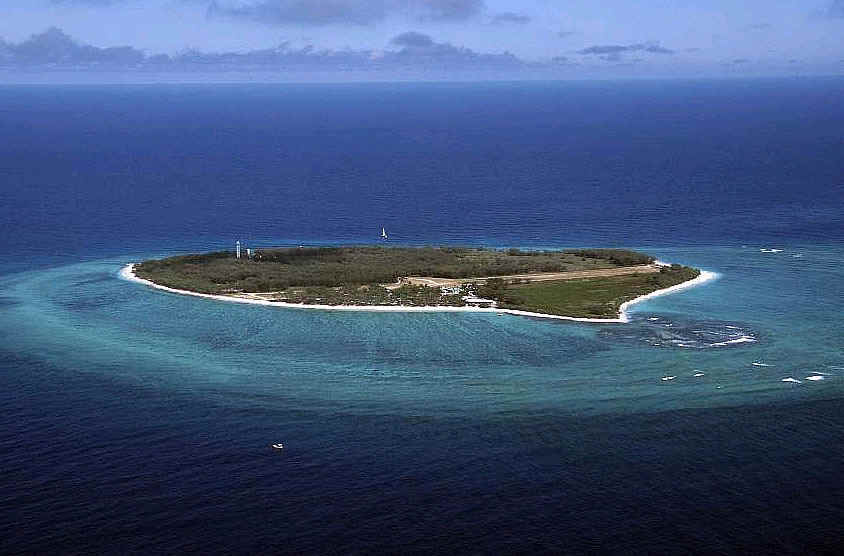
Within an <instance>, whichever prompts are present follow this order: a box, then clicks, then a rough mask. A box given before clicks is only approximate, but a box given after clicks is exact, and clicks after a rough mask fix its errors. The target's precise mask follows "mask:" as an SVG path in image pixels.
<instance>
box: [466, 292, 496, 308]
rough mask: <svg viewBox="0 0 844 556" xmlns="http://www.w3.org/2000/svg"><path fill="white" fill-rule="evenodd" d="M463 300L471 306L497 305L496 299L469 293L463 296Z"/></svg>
mask: <svg viewBox="0 0 844 556" xmlns="http://www.w3.org/2000/svg"><path fill="white" fill-rule="evenodd" d="M463 301H464V302H465V303H466V305H469V306H470V307H483V308H488V307H495V300H494V299H485V298H483V297H476V296H474V295H467V296H465V297H464V298H463Z"/></svg>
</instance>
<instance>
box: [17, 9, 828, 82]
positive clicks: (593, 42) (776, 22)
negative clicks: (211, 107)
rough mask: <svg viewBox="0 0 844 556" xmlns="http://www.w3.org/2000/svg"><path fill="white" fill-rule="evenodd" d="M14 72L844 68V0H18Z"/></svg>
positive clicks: (571, 72)
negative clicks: (598, 0)
mask: <svg viewBox="0 0 844 556" xmlns="http://www.w3.org/2000/svg"><path fill="white" fill-rule="evenodd" d="M2 4H3V13H2V15H3V17H2V19H0V79H3V78H6V79H14V76H15V75H21V74H32V72H33V70H36V71H41V72H57V71H65V70H66V71H71V72H74V73H94V72H123V73H127V72H141V73H146V74H151V73H157V74H158V73H184V72H191V73H197V72H199V73H212V74H213V73H217V72H235V73H237V72H241V73H242V72H244V71H248V72H259V73H261V72H269V73H270V74H277V75H280V74H284V75H291V76H293V75H295V76H298V77H300V78H304V79H308V77H309V76H310V77H313V78H314V79H317V78H332V77H334V78H340V79H343V78H352V79H356V78H361V77H363V78H366V76H377V77H379V76H380V77H383V78H390V77H400V78H405V77H406V78H411V79H413V78H431V77H433V78H449V77H454V78H461V77H490V78H514V79H518V78H596V77H597V78H607V77H696V76H756V75H759V76H765V75H802V74H826V75H837V74H842V73H844V0H808V1H787V0H782V1H773V2H771V1H765V2H763V1H761V0H746V1H744V2H735V1H728V0H700V1H699V2H686V1H681V0H660V1H657V0H643V1H642V2H629V1H623V0H607V1H604V2H594V1H586V0H571V1H567V2H563V1H560V0H557V1H554V0H524V1H519V2H516V1H515V0H319V1H317V0H26V1H25V0H3V1H2Z"/></svg>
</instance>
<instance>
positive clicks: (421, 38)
mask: <svg viewBox="0 0 844 556" xmlns="http://www.w3.org/2000/svg"><path fill="white" fill-rule="evenodd" d="M390 43H391V44H394V45H396V46H402V47H407V48H430V47H432V46H434V39H432V38H431V37H430V36H429V35H425V34H424V33H417V32H416V31H407V32H406V33H402V34H400V35H396V36H395V37H393V39H392V40H391V41H390Z"/></svg>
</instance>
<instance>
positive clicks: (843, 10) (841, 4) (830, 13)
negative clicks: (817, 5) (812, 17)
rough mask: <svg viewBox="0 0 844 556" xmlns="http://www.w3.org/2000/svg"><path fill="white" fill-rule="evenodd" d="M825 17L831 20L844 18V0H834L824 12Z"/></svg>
mask: <svg viewBox="0 0 844 556" xmlns="http://www.w3.org/2000/svg"><path fill="white" fill-rule="evenodd" d="M823 15H825V16H826V17H831V18H844V0H832V1H831V2H830V3H829V6H827V8H826V9H825V10H823Z"/></svg>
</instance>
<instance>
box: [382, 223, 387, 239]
mask: <svg viewBox="0 0 844 556" xmlns="http://www.w3.org/2000/svg"><path fill="white" fill-rule="evenodd" d="M381 239H387V230H386V229H384V227H383V226H382V227H381Z"/></svg>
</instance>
